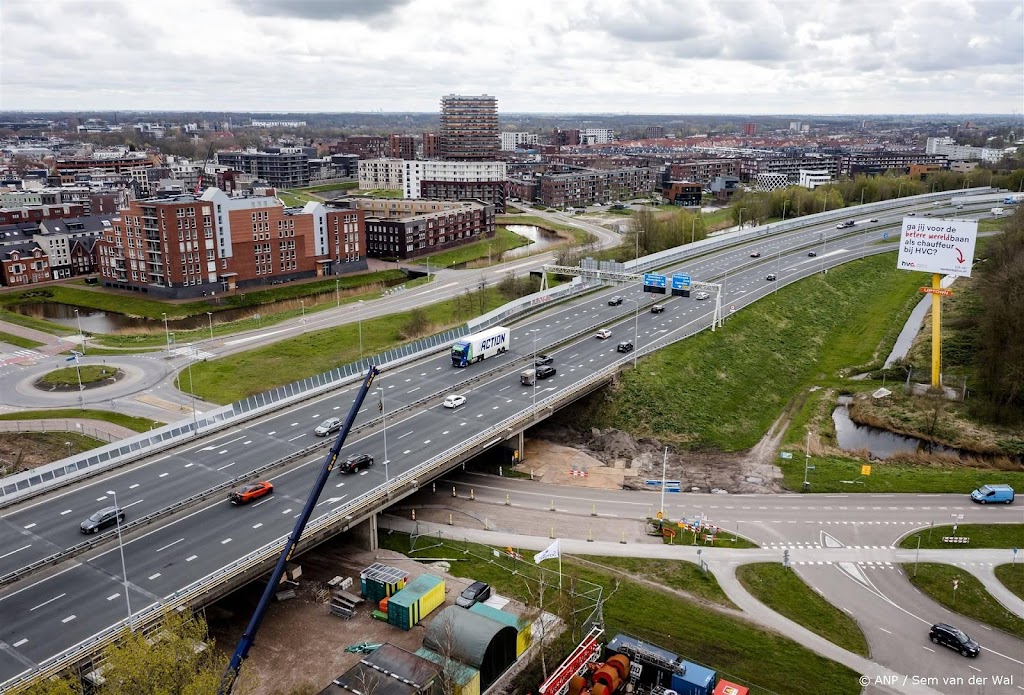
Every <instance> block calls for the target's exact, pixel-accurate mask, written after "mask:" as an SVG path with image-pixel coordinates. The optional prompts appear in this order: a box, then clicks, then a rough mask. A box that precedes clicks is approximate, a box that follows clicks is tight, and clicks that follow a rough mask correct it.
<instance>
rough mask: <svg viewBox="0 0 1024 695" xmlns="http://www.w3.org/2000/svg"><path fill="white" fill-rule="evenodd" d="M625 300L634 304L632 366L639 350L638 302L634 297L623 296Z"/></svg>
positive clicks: (634, 365) (634, 364)
mask: <svg viewBox="0 0 1024 695" xmlns="http://www.w3.org/2000/svg"><path fill="white" fill-rule="evenodd" d="M623 299H625V300H626V301H627V302H633V303H634V304H636V314H634V316H633V367H634V368H635V367H636V353H637V352H639V351H640V302H639V300H636V299H630V298H629V297H623Z"/></svg>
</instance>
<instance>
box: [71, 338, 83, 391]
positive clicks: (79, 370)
mask: <svg viewBox="0 0 1024 695" xmlns="http://www.w3.org/2000/svg"><path fill="white" fill-rule="evenodd" d="M71 356H72V357H74V358H75V371H76V372H77V373H78V393H79V394H81V393H82V391H84V390H85V387H84V386H82V365H81V364H79V362H78V358H79V357H81V356H82V353H80V352H78V351H76V350H72V351H71ZM78 400H79V401H81V400H82V396H81V395H79V396H78Z"/></svg>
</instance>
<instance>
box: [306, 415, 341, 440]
mask: <svg viewBox="0 0 1024 695" xmlns="http://www.w3.org/2000/svg"><path fill="white" fill-rule="evenodd" d="M340 429H341V418H336V417H329V418H327V419H326V420H324V421H323V422H321V423H320V424H319V425H317V426H316V429H315V430H313V434H315V435H316V436H318V437H326V436H327V435H329V434H330V433H331V432H337V431H338V430H340Z"/></svg>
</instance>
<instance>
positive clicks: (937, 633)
mask: <svg viewBox="0 0 1024 695" xmlns="http://www.w3.org/2000/svg"><path fill="white" fill-rule="evenodd" d="M928 638H929V639H930V640H931V641H932V644H941V645H943V646H946V647H949V648H950V649H955V650H956V651H958V652H960V654H961V655H962V656H970V657H975V656H978V654H979V653H980V652H981V646H980V645H979V644H978V643H977V642H975V641H974V640H972V639H971V638H970V637H968V636H967V635H966V634H965V633H964V631H963V630H960V629H957V628H955V627H953V626H952V625H947V624H946V623H936V624H935V625H932V629H931V630H929V632H928Z"/></svg>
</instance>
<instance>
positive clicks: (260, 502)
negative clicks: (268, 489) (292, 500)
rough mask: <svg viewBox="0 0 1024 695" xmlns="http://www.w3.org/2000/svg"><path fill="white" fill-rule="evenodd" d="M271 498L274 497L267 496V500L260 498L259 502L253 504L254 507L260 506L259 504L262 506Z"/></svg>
mask: <svg viewBox="0 0 1024 695" xmlns="http://www.w3.org/2000/svg"><path fill="white" fill-rule="evenodd" d="M271 499H272V498H270V497H268V498H267V499H265V500H260V501H259V502H257V503H256V504H254V505H252V506H254V507H258V506H260V505H261V504H264V503H265V502H269V501H270V500H271Z"/></svg>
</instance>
